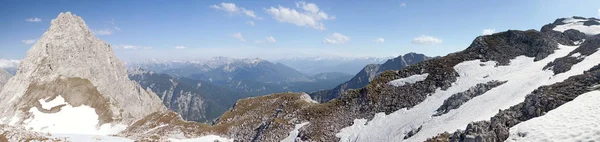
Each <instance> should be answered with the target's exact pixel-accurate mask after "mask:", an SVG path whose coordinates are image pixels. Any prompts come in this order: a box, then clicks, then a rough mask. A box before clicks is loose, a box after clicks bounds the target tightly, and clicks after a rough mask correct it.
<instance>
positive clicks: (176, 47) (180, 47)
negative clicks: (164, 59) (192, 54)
mask: <svg viewBox="0 0 600 142" xmlns="http://www.w3.org/2000/svg"><path fill="white" fill-rule="evenodd" d="M186 48H187V47H185V46H175V49H186Z"/></svg>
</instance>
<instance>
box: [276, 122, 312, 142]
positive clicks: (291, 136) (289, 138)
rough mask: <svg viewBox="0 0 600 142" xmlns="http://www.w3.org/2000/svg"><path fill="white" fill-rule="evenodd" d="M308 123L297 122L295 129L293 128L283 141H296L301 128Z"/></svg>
mask: <svg viewBox="0 0 600 142" xmlns="http://www.w3.org/2000/svg"><path fill="white" fill-rule="evenodd" d="M308 123H309V122H304V123H300V124H296V126H295V127H294V130H292V131H291V132H290V134H289V135H288V136H287V137H286V138H285V139H283V140H281V142H295V141H296V136H298V133H300V128H302V127H304V125H306V124H308Z"/></svg>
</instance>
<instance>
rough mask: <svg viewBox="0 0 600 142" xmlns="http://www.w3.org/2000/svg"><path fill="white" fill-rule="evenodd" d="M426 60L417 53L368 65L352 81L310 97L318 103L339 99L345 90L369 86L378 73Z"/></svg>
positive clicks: (314, 93) (311, 94)
mask: <svg viewBox="0 0 600 142" xmlns="http://www.w3.org/2000/svg"><path fill="white" fill-rule="evenodd" d="M428 59H431V57H427V56H425V55H423V54H418V53H408V54H405V55H403V56H398V57H396V58H393V59H389V60H387V61H386V62H385V63H383V64H369V65H366V66H365V67H364V68H363V69H362V70H360V72H358V73H357V74H356V75H355V76H354V77H352V79H350V80H348V81H346V82H344V83H343V84H340V85H338V86H337V87H335V88H333V89H327V90H320V91H316V92H312V93H310V96H311V97H312V98H313V99H314V100H317V101H318V102H326V101H329V100H331V99H334V98H337V97H339V96H340V95H341V94H343V93H344V92H345V91H346V90H349V89H358V88H362V87H365V86H366V85H367V84H369V82H371V81H372V80H373V79H375V77H376V76H377V75H378V74H379V73H382V72H384V71H387V70H399V69H402V68H404V67H407V66H410V65H412V64H416V63H418V62H422V61H425V60H428Z"/></svg>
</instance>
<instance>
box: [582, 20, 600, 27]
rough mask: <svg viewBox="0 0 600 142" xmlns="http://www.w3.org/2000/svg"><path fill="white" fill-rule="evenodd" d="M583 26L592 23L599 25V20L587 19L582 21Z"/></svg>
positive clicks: (591, 24)
mask: <svg viewBox="0 0 600 142" xmlns="http://www.w3.org/2000/svg"><path fill="white" fill-rule="evenodd" d="M583 25H584V26H593V25H600V22H598V21H596V20H587V21H585V22H583Z"/></svg>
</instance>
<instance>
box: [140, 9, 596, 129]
mask: <svg viewBox="0 0 600 142" xmlns="http://www.w3.org/2000/svg"><path fill="white" fill-rule="evenodd" d="M573 19H577V18H567V19H560V21H562V22H563V23H562V24H561V25H566V24H571V25H572V26H575V27H578V26H580V25H584V23H590V22H585V21H589V20H594V21H598V20H596V19H585V20H583V19H580V20H573ZM592 23H593V22H592ZM588 25H589V24H588ZM592 26H593V25H592ZM557 27H560V25H559V26H556V27H555V28H552V30H542V31H541V32H540V31H535V30H527V31H515V30H509V31H505V32H500V33H496V34H493V35H487V36H480V37H477V38H476V39H475V40H474V41H473V43H472V44H471V45H470V46H469V47H468V48H467V49H465V50H463V51H461V52H456V53H452V54H449V55H447V56H444V57H440V58H435V59H430V60H426V61H423V62H420V63H416V64H414V65H412V66H408V67H406V68H404V69H402V70H397V71H384V72H383V73H381V74H379V75H378V76H377V77H376V78H375V79H374V80H373V81H371V82H370V83H369V84H368V85H367V86H366V87H364V88H360V89H356V90H350V91H346V92H345V93H343V94H342V95H341V96H340V97H339V98H338V99H333V100H331V101H329V102H326V103H321V104H316V103H308V104H302V103H301V104H299V105H298V104H294V103H292V104H290V103H289V102H298V101H293V100H300V99H284V98H281V97H282V96H286V94H278V95H271V96H264V97H256V98H249V99H244V100H240V101H239V102H238V104H245V105H237V104H236V105H235V107H233V108H232V109H231V110H230V112H228V113H226V114H224V115H222V117H221V118H220V119H219V120H218V121H217V122H216V124H215V125H213V126H194V127H188V126H184V125H178V126H177V127H170V126H165V127H160V129H164V130H168V129H179V130H184V129H191V128H200V129H196V131H190V132H191V133H195V134H199V135H207V134H214V135H221V136H224V137H229V138H234V139H236V140H241V141H253V140H258V141H273V140H281V139H282V138H290V137H291V139H297V140H304V141H340V140H341V141H424V140H427V139H428V138H431V137H434V136H436V135H438V134H439V136H438V137H435V138H432V139H430V140H432V141H471V140H473V141H503V140H506V139H507V138H508V137H509V136H510V137H512V139H514V140H518V139H521V137H527V136H528V134H524V133H517V134H511V133H512V132H518V131H520V130H512V127H513V126H515V125H516V124H518V123H522V122H528V121H531V120H532V119H531V118H534V117H539V116H542V115H543V114H545V113H546V112H548V111H552V110H553V109H555V108H559V107H561V105H562V104H564V103H567V102H569V101H571V100H573V99H574V98H575V97H577V96H578V95H580V94H584V93H586V92H589V91H591V90H597V89H598V84H599V83H598V80H597V78H598V74H597V73H598V69H600V67H599V66H600V65H599V63H598V62H597V61H598V60H600V52H598V48H600V45H597V44H595V43H596V41H595V40H596V38H598V35H597V34H599V33H600V30H598V32H594V31H585V30H583V29H582V28H580V27H579V28H572V29H573V30H564V31H559V30H557ZM587 28H590V26H587ZM591 28H595V27H591ZM544 29H547V28H544ZM580 30H582V31H580ZM584 39H585V40H584ZM585 44H594V46H584V45H585ZM590 47H595V48H590ZM588 52H589V53H591V54H587V53H588ZM581 55H584V56H581ZM568 57H576V58H584V59H583V60H580V61H579V60H565V59H564V58H568ZM559 64H561V65H559ZM557 67H558V68H561V69H559V70H560V71H559V72H555V71H556V70H554V68H557ZM392 82H394V83H392ZM399 82H402V83H399ZM287 95H292V96H294V94H287ZM295 96H298V97H300V96H302V95H300V94H296V95H295ZM290 97H291V96H290ZM292 98H293V97H292ZM257 99H258V101H257ZM251 102H261V103H251ZM272 102H275V104H272ZM305 102H311V101H305ZM248 104H254V105H248ZM288 108H292V109H291V110H288ZM498 110H501V111H498ZM243 112H252V113H250V114H248V113H243ZM238 113H241V114H245V115H231V114H238ZM490 117H492V119H491V120H490V121H479V120H487V119H489V118H490ZM160 118H162V117H161V116H157V117H156V118H155V119H160ZM246 118H250V119H246ZM290 120H293V121H290ZM474 121H479V122H474ZM576 121H581V120H576ZM285 122H287V123H285ZM472 122H474V123H472ZM137 124H142V125H143V126H148V127H147V128H152V127H151V126H153V125H155V126H156V124H151V123H141V122H140V123H137ZM274 124H275V125H274ZM278 124H279V125H278ZM282 124H283V125H282ZM239 126H242V127H239ZM292 126H294V127H292ZM465 126H466V130H461V131H457V132H454V133H453V134H450V133H445V134H444V132H445V131H446V132H451V131H454V130H456V129H464V128H465ZM227 128H229V129H227ZM231 128H235V129H231ZM129 130H130V131H133V132H135V131H134V130H133V129H129ZM294 130H297V132H294ZM154 134H161V133H158V132H157V133H154ZM289 134H291V135H289ZM286 135H287V137H286Z"/></svg>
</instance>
